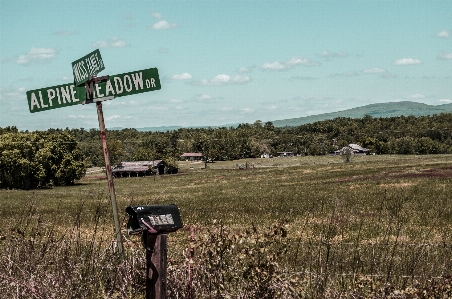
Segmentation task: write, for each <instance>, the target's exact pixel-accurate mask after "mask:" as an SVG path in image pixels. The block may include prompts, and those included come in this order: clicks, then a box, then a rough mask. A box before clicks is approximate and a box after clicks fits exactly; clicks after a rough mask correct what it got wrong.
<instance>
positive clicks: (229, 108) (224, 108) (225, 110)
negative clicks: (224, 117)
mask: <svg viewBox="0 0 452 299" xmlns="http://www.w3.org/2000/svg"><path fill="white" fill-rule="evenodd" d="M217 110H218V111H221V112H229V111H232V110H234V109H233V108H231V107H221V108H218V109H217Z"/></svg>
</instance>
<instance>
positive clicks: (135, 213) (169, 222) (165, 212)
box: [126, 205, 184, 235]
mask: <svg viewBox="0 0 452 299" xmlns="http://www.w3.org/2000/svg"><path fill="white" fill-rule="evenodd" d="M126 212H127V214H129V221H128V222H127V232H128V233H129V235H131V234H139V233H141V232H143V231H148V230H155V231H156V232H157V233H162V234H166V233H171V232H175V231H177V230H178V229H179V228H182V227H183V226H184V225H183V224H182V219H181V217H180V212H179V209H178V207H177V206H176V205H153V206H136V207H132V206H130V207H127V208H126Z"/></svg>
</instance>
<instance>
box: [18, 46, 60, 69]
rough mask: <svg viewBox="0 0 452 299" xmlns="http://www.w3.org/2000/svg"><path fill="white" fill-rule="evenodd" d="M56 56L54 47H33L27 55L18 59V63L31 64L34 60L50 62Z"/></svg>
mask: <svg viewBox="0 0 452 299" xmlns="http://www.w3.org/2000/svg"><path fill="white" fill-rule="evenodd" d="M55 57H56V51H55V49H52V48H35V47H32V48H31V49H30V51H28V52H27V54H25V55H21V56H19V57H18V58H17V59H16V63H17V64H23V65H29V64H31V63H33V62H48V61H51V60H52V59H54V58H55Z"/></svg>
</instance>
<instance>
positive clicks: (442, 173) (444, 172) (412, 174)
mask: <svg viewBox="0 0 452 299" xmlns="http://www.w3.org/2000/svg"><path fill="white" fill-rule="evenodd" d="M394 178H432V179H435V178H452V167H451V166H449V167H441V168H430V169H419V170H412V169H410V170H399V171H393V172H389V173H381V174H376V175H362V176H352V177H344V178H340V179H337V180H335V181H334V182H335V183H343V182H351V181H362V180H385V179H386V180H388V179H390V180H391V179H394ZM390 185H391V186H393V185H394V184H390Z"/></svg>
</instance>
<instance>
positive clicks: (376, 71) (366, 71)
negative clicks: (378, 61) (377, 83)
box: [363, 67, 386, 74]
mask: <svg viewBox="0 0 452 299" xmlns="http://www.w3.org/2000/svg"><path fill="white" fill-rule="evenodd" d="M385 72H386V70H385V69H381V68H378V67H375V68H370V69H364V70H363V74H379V73H385Z"/></svg>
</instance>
